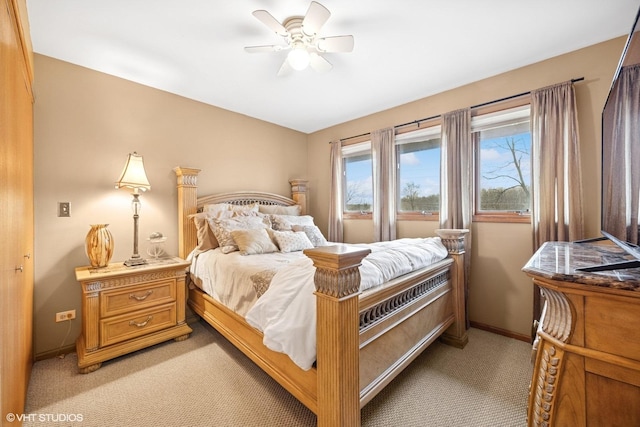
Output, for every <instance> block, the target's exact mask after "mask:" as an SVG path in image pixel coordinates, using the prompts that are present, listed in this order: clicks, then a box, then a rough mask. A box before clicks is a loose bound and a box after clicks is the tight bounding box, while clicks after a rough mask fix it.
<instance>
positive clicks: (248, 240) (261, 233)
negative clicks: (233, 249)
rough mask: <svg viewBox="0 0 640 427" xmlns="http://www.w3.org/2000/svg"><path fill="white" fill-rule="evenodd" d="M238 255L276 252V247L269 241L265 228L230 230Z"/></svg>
mask: <svg viewBox="0 0 640 427" xmlns="http://www.w3.org/2000/svg"><path fill="white" fill-rule="evenodd" d="M231 237H232V238H233V240H234V242H235V244H236V246H238V250H239V251H240V255H255V254H268V253H271V252H278V247H277V246H276V245H275V244H274V243H273V242H272V241H271V238H270V237H269V235H268V234H267V229H266V228H259V229H256V230H233V231H231Z"/></svg>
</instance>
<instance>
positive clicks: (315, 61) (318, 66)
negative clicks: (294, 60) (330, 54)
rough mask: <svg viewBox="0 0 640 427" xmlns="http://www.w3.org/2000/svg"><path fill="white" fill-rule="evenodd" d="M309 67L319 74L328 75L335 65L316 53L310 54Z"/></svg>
mask: <svg viewBox="0 0 640 427" xmlns="http://www.w3.org/2000/svg"><path fill="white" fill-rule="evenodd" d="M309 65H311V68H313V69H314V70H315V71H317V72H319V73H326V72H327V71H329V70H331V69H332V68H333V65H331V63H330V62H329V61H327V60H326V59H324V58H323V57H322V56H320V55H318V54H317V53H315V52H311V53H310V54H309Z"/></svg>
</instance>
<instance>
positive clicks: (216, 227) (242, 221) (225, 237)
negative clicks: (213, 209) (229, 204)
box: [208, 216, 269, 254]
mask: <svg viewBox="0 0 640 427" xmlns="http://www.w3.org/2000/svg"><path fill="white" fill-rule="evenodd" d="M208 221H209V227H211V230H212V231H213V235H214V236H215V237H216V239H217V240H218V244H219V245H220V251H222V253H224V254H228V253H230V252H234V251H237V250H238V246H237V245H236V242H235V241H234V240H233V237H232V236H231V231H233V230H252V229H258V228H265V229H266V228H269V221H266V222H265V219H264V218H261V217H259V216H234V217H232V218H225V219H217V218H209V219H208Z"/></svg>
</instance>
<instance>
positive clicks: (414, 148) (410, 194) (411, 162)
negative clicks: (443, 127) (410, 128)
mask: <svg viewBox="0 0 640 427" xmlns="http://www.w3.org/2000/svg"><path fill="white" fill-rule="evenodd" d="M396 150H397V152H396V159H397V162H398V174H397V182H398V188H397V189H396V197H397V198H396V205H397V210H398V218H399V219H411V218H413V217H416V214H418V215H420V216H423V215H429V216H432V217H433V219H436V218H437V215H438V213H439V211H440V126H432V127H429V128H427V129H422V130H419V131H415V132H408V133H406V134H402V135H397V136H396ZM421 219H423V218H421Z"/></svg>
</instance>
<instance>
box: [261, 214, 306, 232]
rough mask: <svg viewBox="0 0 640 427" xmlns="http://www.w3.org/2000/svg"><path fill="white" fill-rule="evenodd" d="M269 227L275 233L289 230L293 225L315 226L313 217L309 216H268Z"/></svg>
mask: <svg viewBox="0 0 640 427" xmlns="http://www.w3.org/2000/svg"><path fill="white" fill-rule="evenodd" d="M270 217H271V227H272V228H273V229H274V230H277V231H287V230H291V227H292V226H293V225H315V224H314V222H313V217H312V216H309V215H302V216H295V215H270Z"/></svg>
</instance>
